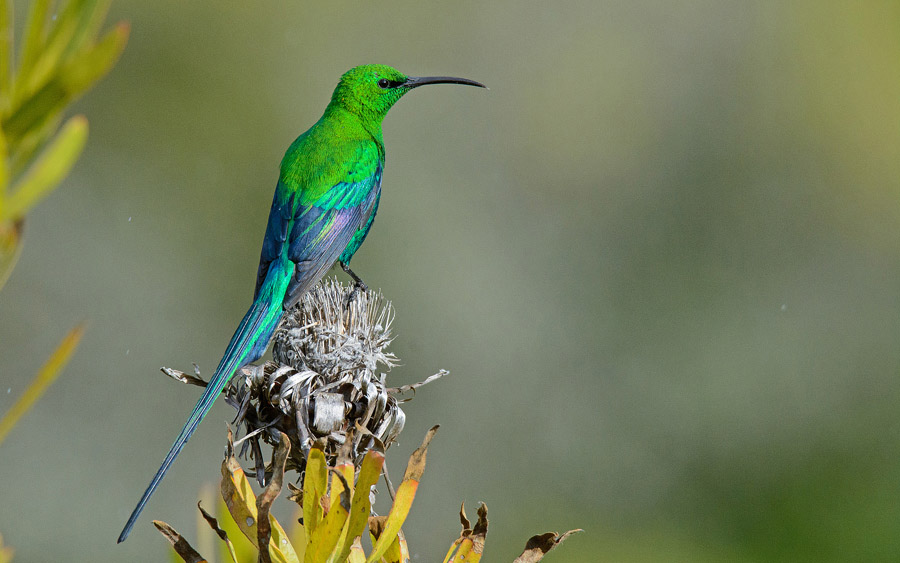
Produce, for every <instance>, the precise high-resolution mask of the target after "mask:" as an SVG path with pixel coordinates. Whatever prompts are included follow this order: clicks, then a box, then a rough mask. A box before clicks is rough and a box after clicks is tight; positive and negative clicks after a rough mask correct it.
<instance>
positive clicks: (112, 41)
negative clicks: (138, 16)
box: [60, 22, 131, 95]
mask: <svg viewBox="0 0 900 563" xmlns="http://www.w3.org/2000/svg"><path fill="white" fill-rule="evenodd" d="M130 30H131V26H130V25H129V24H128V23H127V22H119V23H118V24H116V26H115V27H113V28H112V30H110V31H109V32H108V33H107V34H106V35H104V36H103V37H102V38H101V39H100V41H98V42H97V44H96V45H94V46H92V47H90V48H89V49H86V50H85V51H83V52H82V53H80V54H79V56H77V57H75V58H74V59H73V60H72V61H68V62H67V63H66V64H65V65H64V66H63V68H62V69H60V76H61V78H62V82H63V84H64V85H65V90H66V92H68V93H70V94H71V95H78V94H80V93H81V92H83V91H85V90H87V89H88V88H90V87H91V85H93V84H94V82H96V81H97V80H100V79H101V78H103V76H104V75H106V73H107V72H109V70H110V69H111V68H112V67H113V65H115V64H116V61H117V60H119V56H120V55H121V54H122V51H123V50H124V49H125V44H126V43H128V34H129V31H130Z"/></svg>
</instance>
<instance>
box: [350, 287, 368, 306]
mask: <svg viewBox="0 0 900 563" xmlns="http://www.w3.org/2000/svg"><path fill="white" fill-rule="evenodd" d="M359 292H363V293H368V292H369V286H367V285H366V284H364V283H363V282H362V281H358V282H356V283H354V284H353V289H351V290H350V293H349V294H347V307H348V308H349V307H350V304H351V303H353V300H354V299H356V296H357V295H358V294H359Z"/></svg>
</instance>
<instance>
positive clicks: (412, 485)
mask: <svg viewBox="0 0 900 563" xmlns="http://www.w3.org/2000/svg"><path fill="white" fill-rule="evenodd" d="M437 429H438V427H437V426H434V427H432V428H431V430H429V431H428V433H427V434H425V439H424V440H422V445H421V446H419V447H418V448H416V451H414V452H413V454H412V455H411V456H410V457H409V464H407V466H406V473H405V474H404V475H403V482H402V483H400V486H399V487H397V494H396V496H395V497H394V504H393V505H392V506H391V510H390V512H389V513H388V517H387V521H386V522H385V529H384V533H382V534H381V537H379V538H378V541H377V542H376V543H375V546H374V547H373V548H372V553H370V554H369V557H368V558H366V563H375V562H376V561H378V560H380V559H381V558H382V557H383V556H384V554H385V553H386V552H387V550H388V548H389V547H390V546H391V543H393V541H394V538H395V537H396V536H397V533H398V532H399V531H400V528H401V527H402V526H403V522H405V521H406V517H407V516H408V515H409V510H410V508H412V503H413V499H414V498H415V496H416V490H417V489H418V488H419V480H420V479H421V478H422V474H423V473H424V472H425V459H426V457H427V454H428V444H429V443H430V442H431V439H432V438H434V434H435V432H437Z"/></svg>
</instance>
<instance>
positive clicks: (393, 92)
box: [331, 65, 485, 124]
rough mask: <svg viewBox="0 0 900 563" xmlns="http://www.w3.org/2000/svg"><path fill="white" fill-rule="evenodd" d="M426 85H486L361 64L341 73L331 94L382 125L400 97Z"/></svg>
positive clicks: (336, 102) (342, 104) (337, 101)
mask: <svg viewBox="0 0 900 563" xmlns="http://www.w3.org/2000/svg"><path fill="white" fill-rule="evenodd" d="M426 84H468V85H470V86H479V87H481V88H485V86H484V84H481V83H480V82H475V81H474V80H469V79H466V78H454V77H451V76H424V77H415V76H406V75H405V74H403V73H402V72H400V71H399V70H397V69H395V68H391V67H389V66H387V65H362V66H358V67H355V68H351V69H350V70H348V71H347V72H345V73H344V75H343V76H341V80H340V82H338V85H337V88H335V89H334V94H332V95H331V104H332V105H336V106H339V107H341V108H343V109H345V110H347V111H349V112H350V113H353V114H355V115H357V116H359V117H360V118H362V119H363V120H365V121H367V122H374V123H376V124H380V123H381V120H382V119H384V116H385V115H387V112H388V110H390V109H391V107H392V106H393V105H394V104H395V103H397V100H399V99H400V98H402V97H403V95H404V94H406V93H407V92H409V91H410V90H412V89H413V88H417V87H419V86H424V85H426Z"/></svg>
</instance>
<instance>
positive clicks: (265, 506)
mask: <svg viewBox="0 0 900 563" xmlns="http://www.w3.org/2000/svg"><path fill="white" fill-rule="evenodd" d="M290 451H291V441H290V440H289V439H288V437H287V434H285V433H284V432H282V433H281V443H280V444H278V448H277V449H276V450H275V460H274V462H273V464H272V465H273V468H272V481H271V482H270V483H269V486H268V487H266V490H265V491H263V493H262V494H261V495H259V497H258V498H257V499H256V512H257V526H256V537H257V544H256V545H258V546H266V549H263V548H262V547H260V550H259V563H271V561H272V559H271V557H270V556H269V549H268V546H269V539H270V537H271V535H272V527H271V524H270V522H269V509H270V508H271V507H272V503H273V502H274V501H275V499H276V498H277V497H278V495H279V494H281V487H282V483H283V482H284V464H285V462H286V461H287V456H288V453H290ZM278 547H281V546H278Z"/></svg>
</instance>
